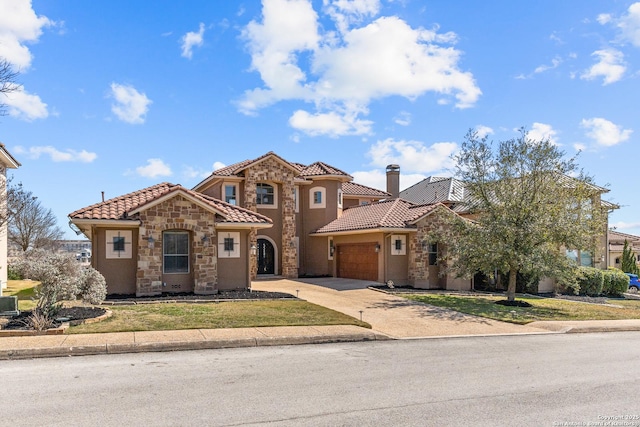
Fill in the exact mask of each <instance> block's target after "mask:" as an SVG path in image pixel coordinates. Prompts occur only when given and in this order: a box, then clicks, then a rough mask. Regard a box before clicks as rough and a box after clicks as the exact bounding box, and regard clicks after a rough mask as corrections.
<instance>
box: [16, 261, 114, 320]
mask: <svg viewBox="0 0 640 427" xmlns="http://www.w3.org/2000/svg"><path fill="white" fill-rule="evenodd" d="M15 268H16V271H18V272H19V273H20V274H21V275H22V276H23V277H25V278H29V279H33V280H39V281H40V285H38V286H37V287H36V289H35V294H36V297H37V298H38V302H37V304H36V308H35V312H37V313H38V314H42V315H44V316H46V317H48V318H52V317H54V316H55V315H56V313H57V312H58V310H59V309H60V307H61V306H62V302H61V301H64V300H75V299H76V298H78V297H80V298H81V299H82V300H83V301H84V302H87V303H90V304H99V303H100V302H102V300H104V297H105V296H106V293H107V286H106V282H105V279H104V277H103V276H102V275H101V274H100V273H99V272H98V271H96V270H95V269H93V267H84V268H83V267H82V266H81V265H80V264H79V263H78V261H76V259H75V257H74V256H73V255H71V254H68V253H63V252H50V251H45V250H42V249H36V250H32V251H28V252H25V254H24V255H23V256H22V258H21V259H20V260H19V261H18V262H17V263H16V264H15Z"/></svg>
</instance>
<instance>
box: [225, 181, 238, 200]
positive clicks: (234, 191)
mask: <svg viewBox="0 0 640 427" xmlns="http://www.w3.org/2000/svg"><path fill="white" fill-rule="evenodd" d="M224 201H225V202H227V203H229V204H232V205H237V204H238V186H237V185H236V184H225V185H224Z"/></svg>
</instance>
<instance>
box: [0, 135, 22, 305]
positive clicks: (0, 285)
mask: <svg viewBox="0 0 640 427" xmlns="http://www.w3.org/2000/svg"><path fill="white" fill-rule="evenodd" d="M20 166H21V165H20V162H18V161H17V160H16V159H15V158H14V157H13V156H12V155H11V153H9V151H7V148H6V147H5V146H4V144H2V143H0V210H2V214H1V215H0V216H1V217H2V218H3V219H4V220H3V221H2V224H0V296H2V289H4V288H6V287H7V257H8V249H7V244H8V236H7V222H6V218H7V215H6V212H7V169H17V168H18V167H20Z"/></svg>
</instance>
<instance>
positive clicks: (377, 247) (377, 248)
mask: <svg viewBox="0 0 640 427" xmlns="http://www.w3.org/2000/svg"><path fill="white" fill-rule="evenodd" d="M377 252H380V243H376V253H377Z"/></svg>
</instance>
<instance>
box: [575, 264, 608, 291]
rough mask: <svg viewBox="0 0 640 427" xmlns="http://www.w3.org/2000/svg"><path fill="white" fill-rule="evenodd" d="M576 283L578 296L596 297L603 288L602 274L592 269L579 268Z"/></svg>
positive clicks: (600, 271)
mask: <svg viewBox="0 0 640 427" xmlns="http://www.w3.org/2000/svg"><path fill="white" fill-rule="evenodd" d="M578 283H579V284H580V290H579V293H580V295H588V296H598V295H600V294H601V293H602V287H603V286H604V272H603V271H602V270H600V269H598V268H594V267H580V268H579V273H578Z"/></svg>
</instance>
